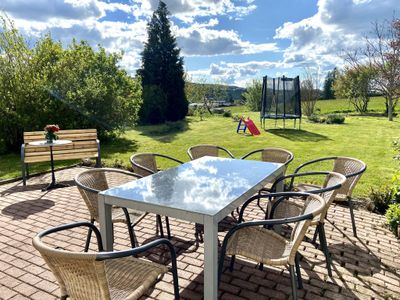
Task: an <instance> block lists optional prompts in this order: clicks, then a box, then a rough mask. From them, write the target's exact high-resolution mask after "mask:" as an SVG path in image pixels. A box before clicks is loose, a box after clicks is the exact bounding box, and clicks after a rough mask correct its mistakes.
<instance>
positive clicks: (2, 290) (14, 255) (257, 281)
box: [0, 168, 400, 300]
mask: <svg viewBox="0 0 400 300" xmlns="http://www.w3.org/2000/svg"><path fill="white" fill-rule="evenodd" d="M82 170H83V169H82V168H72V169H67V170H63V171H59V172H57V174H56V175H57V179H58V180H59V181H62V182H64V183H65V182H66V183H69V184H71V187H67V188H61V189H56V190H52V191H50V192H42V191H41V188H42V187H44V186H45V185H46V184H47V183H48V182H49V181H50V175H49V174H46V175H44V176H42V177H35V178H31V179H29V180H28V185H27V186H26V187H23V186H22V185H21V183H20V182H17V183H9V184H6V185H2V186H0V199H1V201H0V212H1V213H0V224H1V227H0V299H40V300H42V299H55V298H57V297H58V296H59V289H58V286H57V283H56V282H55V279H54V277H53V274H52V273H51V272H50V271H49V269H48V268H47V266H46V264H45V262H44V261H43V259H42V258H41V257H40V255H39V253H38V252H37V251H36V250H35V249H34V248H33V246H32V244H31V240H32V237H33V236H34V235H35V234H36V233H37V232H38V231H41V230H43V229H45V228H48V227H51V226H57V225H60V224H63V223H70V222H76V221H81V220H87V217H88V212H87V209H86V206H85V204H84V202H83V200H82V199H81V197H80V195H79V192H78V190H77V188H76V187H75V186H73V181H72V179H73V176H74V175H75V174H77V173H78V172H81V171H82ZM258 212H259V209H257V208H255V207H254V208H253V211H252V212H251V214H252V216H251V217H256V214H257V213H258ZM355 216H356V222H357V230H358V236H359V237H358V238H354V237H353V236H352V234H351V223H350V218H349V211H348V209H347V208H345V207H341V206H338V205H335V206H333V207H331V209H330V212H329V216H328V219H329V220H330V221H329V222H327V224H326V231H327V238H328V244H329V249H330V252H331V253H332V256H333V278H332V279H329V278H328V276H327V271H326V269H325V259H324V256H323V253H322V252H321V251H320V250H318V249H315V247H314V246H313V245H312V244H310V243H307V242H303V244H302V245H301V247H300V251H301V254H302V255H303V256H304V257H303V259H302V261H301V267H302V275H303V280H304V290H302V291H299V294H300V296H301V297H302V298H304V299H400V247H399V246H400V243H399V241H398V240H397V239H396V238H395V237H394V235H393V234H392V233H391V232H390V231H388V229H386V228H385V227H384V226H383V222H384V218H383V217H382V216H380V215H377V214H373V213H370V212H368V211H363V210H359V211H356V212H355ZM260 217H261V214H260ZM248 218H249V216H248ZM221 225H222V226H221V230H226V228H229V226H231V224H230V222H229V219H228V220H227V222H224V223H223V224H221ZM115 230H116V235H115V236H116V240H115V248H116V249H117V250H119V249H124V248H127V247H129V238H128V235H127V232H126V228H125V227H123V226H116V228H115ZM171 231H172V234H173V238H172V242H173V243H174V245H175V247H176V250H177V254H178V268H179V270H178V272H179V280H180V281H179V284H180V291H181V296H182V298H184V299H201V298H202V294H203V284H202V280H203V275H202V274H203V271H202V270H203V245H202V244H200V245H198V246H197V245H196V243H195V239H194V224H191V223H187V222H182V221H180V220H175V219H172V220H171ZM136 234H137V237H138V240H139V243H140V244H142V243H144V242H146V241H150V240H152V239H154V238H155V216H154V215H148V216H146V218H145V219H144V220H143V221H142V222H141V223H140V224H139V225H138V227H137V228H136ZM224 234H225V232H223V231H222V232H220V240H221V241H222V239H223V236H224ZM85 235H86V233H85V232H84V231H82V232H80V231H79V232H73V233H70V234H68V235H61V236H58V239H57V245H58V246H60V247H63V248H66V249H82V247H83V245H84V241H85ZM309 237H312V232H310V233H309ZM92 248H93V249H95V245H94V243H92ZM165 253H167V252H166V251H164V250H162V249H161V250H159V251H153V252H152V253H149V255H147V256H146V257H147V258H148V259H150V260H154V261H157V262H164V263H165V262H166V263H168V256H167V255H164V254H165ZM226 265H227V264H226ZM171 282H172V276H171V275H170V274H167V275H165V276H164V277H163V278H162V280H161V281H160V282H158V283H157V284H156V285H155V287H154V289H152V290H150V291H149V292H148V295H147V297H146V298H148V299H172V298H173V296H172V291H173V288H172V284H171ZM290 293H291V289H290V282H289V273H288V271H287V270H286V269H283V268H282V269H281V268H270V267H267V268H264V271H260V270H258V269H257V268H256V267H255V265H254V264H253V263H250V262H246V261H243V260H240V259H237V263H236V264H235V270H234V271H233V272H232V273H231V272H229V270H225V271H224V274H223V277H222V284H221V286H220V298H221V299H232V300H234V299H251V300H256V299H269V298H272V299H285V298H290Z"/></svg>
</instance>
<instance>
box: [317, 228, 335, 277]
mask: <svg viewBox="0 0 400 300" xmlns="http://www.w3.org/2000/svg"><path fill="white" fill-rule="evenodd" d="M318 231H319V242H320V243H321V248H322V251H323V252H324V254H325V259H326V268H327V270H328V275H329V277H332V267H331V263H332V262H331V255H330V253H329V250H328V245H327V243H326V236H325V227H324V224H319V230H318Z"/></svg>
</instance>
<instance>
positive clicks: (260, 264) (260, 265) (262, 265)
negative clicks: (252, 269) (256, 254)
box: [258, 263, 264, 271]
mask: <svg viewBox="0 0 400 300" xmlns="http://www.w3.org/2000/svg"><path fill="white" fill-rule="evenodd" d="M258 269H259V270H260V271H262V270H264V264H263V263H259V265H258Z"/></svg>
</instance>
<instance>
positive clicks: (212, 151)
mask: <svg viewBox="0 0 400 300" xmlns="http://www.w3.org/2000/svg"><path fill="white" fill-rule="evenodd" d="M221 151H222V153H224V154H225V155H227V156H228V157H230V158H235V157H234V156H233V154H232V153H231V152H230V151H229V150H228V149H225V148H224V147H220V146H217V145H211V144H201V145H195V146H192V147H190V148H189V149H188V150H187V154H188V155H189V157H190V159H191V160H194V159H197V158H200V157H203V156H215V157H219V156H220V152H221Z"/></svg>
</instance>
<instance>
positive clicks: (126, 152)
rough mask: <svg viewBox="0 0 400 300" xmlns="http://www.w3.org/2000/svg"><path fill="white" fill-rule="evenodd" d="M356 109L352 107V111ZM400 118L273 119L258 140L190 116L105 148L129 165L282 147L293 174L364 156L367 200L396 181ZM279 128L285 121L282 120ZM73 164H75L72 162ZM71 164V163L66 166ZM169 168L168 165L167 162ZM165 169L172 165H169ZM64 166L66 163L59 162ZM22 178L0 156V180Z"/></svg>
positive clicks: (375, 105) (12, 160) (107, 157)
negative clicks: (327, 159) (133, 158)
mask: <svg viewBox="0 0 400 300" xmlns="http://www.w3.org/2000/svg"><path fill="white" fill-rule="evenodd" d="M317 107H319V108H320V110H321V112H323V113H330V112H333V111H346V110H348V109H349V106H348V104H347V102H346V101H343V100H329V101H320V102H319V103H318V104H317ZM383 107H384V103H383V100H382V99H381V98H375V99H373V101H372V102H371V108H372V109H374V110H375V111H382V110H383ZM350 108H351V107H350ZM231 109H232V112H233V114H240V115H241V114H244V115H246V116H247V115H249V116H250V117H251V118H253V119H254V120H255V123H256V125H258V124H259V122H258V120H259V119H258V118H259V117H258V116H259V115H258V113H251V112H247V111H246V109H245V108H244V107H233V108H231ZM399 123H400V122H399V119H398V118H396V119H395V121H394V122H389V121H387V119H386V118H385V117H378V116H356V115H352V116H349V115H348V116H346V121H345V124H342V125H327V124H314V123H309V122H307V121H306V119H303V122H302V126H301V130H296V129H293V123H292V121H287V122H286V125H287V129H285V130H284V129H282V128H274V126H273V124H274V121H272V120H268V121H267V126H268V130H267V131H266V132H264V131H262V133H261V135H260V136H258V137H253V136H248V135H243V134H236V126H237V123H236V122H234V121H233V120H232V119H231V118H223V117H221V116H215V117H208V118H206V119H205V120H203V121H199V119H198V118H196V117H188V118H187V120H186V121H184V122H178V123H174V124H169V125H158V126H138V127H136V128H135V129H133V130H129V131H127V132H126V133H125V134H124V135H123V136H122V137H121V138H120V139H119V140H116V141H114V142H112V143H109V144H103V145H102V155H103V161H105V162H106V163H107V164H112V163H113V162H115V161H118V163H122V164H123V165H126V166H128V165H129V156H130V155H132V154H133V153H136V152H159V153H163V154H167V155H171V156H174V157H176V158H178V159H181V160H184V161H187V160H188V156H187V154H186V150H187V149H188V148H189V146H191V145H195V144H200V143H210V144H218V145H221V146H224V147H226V148H228V149H229V150H231V152H232V153H233V154H234V155H236V156H238V157H240V156H242V155H244V154H246V153H248V152H250V151H251V150H254V149H258V148H263V147H282V148H285V149H288V150H290V151H292V152H293V153H294V155H295V159H294V161H293V162H292V163H291V165H290V167H289V172H290V171H292V170H293V169H294V168H295V167H296V166H298V165H299V164H301V163H303V162H305V161H308V160H311V159H314V158H318V157H323V156H331V155H344V156H351V157H356V158H359V159H361V160H363V161H365V162H366V163H367V165H368V170H367V172H366V174H365V175H364V176H363V177H362V179H361V181H360V183H359V184H358V186H357V189H356V190H355V194H356V195H359V196H366V195H367V194H368V193H369V191H370V188H371V187H379V186H382V185H384V184H387V183H390V180H391V178H392V176H393V173H394V172H395V171H396V169H397V167H398V165H397V163H396V162H395V161H394V160H393V155H394V150H393V149H392V146H391V144H392V140H393V139H394V138H395V137H398V136H400V135H399V128H400V126H399V125H400V124H399ZM278 126H280V127H281V126H282V122H281V121H278ZM68 163H71V162H67V164H68ZM64 164H65V163H64ZM164 164H165V163H164ZM164 164H163V165H162V166H164V167H165V166H166V165H164ZM58 165H63V163H59V164H58ZM48 166H49V164H48V163H45V164H35V165H32V169H33V170H34V171H39V170H43V169H46V168H48ZM19 175H20V163H19V157H18V155H17V154H8V155H2V156H1V158H0V178H2V179H4V178H10V177H15V176H19Z"/></svg>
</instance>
